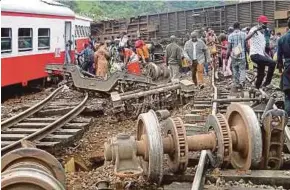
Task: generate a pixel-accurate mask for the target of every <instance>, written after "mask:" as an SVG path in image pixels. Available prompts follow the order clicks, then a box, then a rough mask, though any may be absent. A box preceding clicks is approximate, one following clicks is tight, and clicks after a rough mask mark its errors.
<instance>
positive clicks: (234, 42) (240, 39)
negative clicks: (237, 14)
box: [228, 30, 247, 59]
mask: <svg viewBox="0 0 290 190" xmlns="http://www.w3.org/2000/svg"><path fill="white" fill-rule="evenodd" d="M246 37H247V35H246V33H244V32H242V31H241V30H235V31H234V32H232V33H231V34H230V35H229V37H228V43H229V44H231V47H232V53H231V57H233V58H236V59H245V58H246V55H245V42H246ZM239 44H241V46H242V53H241V54H240V56H239V57H234V55H233V49H234V48H235V47H237V46H238V45H239Z"/></svg>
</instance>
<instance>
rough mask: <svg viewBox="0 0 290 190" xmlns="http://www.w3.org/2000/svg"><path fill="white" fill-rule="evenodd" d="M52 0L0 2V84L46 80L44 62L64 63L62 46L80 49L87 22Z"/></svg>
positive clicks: (3, 85) (11, 0)
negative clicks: (68, 43)
mask: <svg viewBox="0 0 290 190" xmlns="http://www.w3.org/2000/svg"><path fill="white" fill-rule="evenodd" d="M91 21H92V20H91V19H88V18H84V17H80V16H76V15H75V13H74V12H73V11H72V10H71V9H69V8H67V7H65V6H63V5H62V4H59V3H57V2H54V1H52V0H29V1H24V0H2V1H1V69H2V71H1V87H5V86H9V85H13V84H22V85H23V86H26V85H27V84H28V82H29V81H33V80H37V79H45V78H46V77H47V73H46V72H45V65H46V64H48V63H58V64H63V63H64V61H65V45H66V43H67V42H68V41H69V40H72V42H73V44H72V46H71V50H70V54H71V58H72V59H74V49H75V44H77V49H81V48H82V47H81V46H82V45H83V41H85V40H88V39H89V35H90V27H89V26H90V22H91Z"/></svg>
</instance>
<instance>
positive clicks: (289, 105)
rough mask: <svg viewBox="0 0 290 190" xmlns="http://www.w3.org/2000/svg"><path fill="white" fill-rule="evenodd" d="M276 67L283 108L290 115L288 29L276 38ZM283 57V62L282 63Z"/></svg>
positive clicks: (289, 43) (289, 45)
mask: <svg viewBox="0 0 290 190" xmlns="http://www.w3.org/2000/svg"><path fill="white" fill-rule="evenodd" d="M287 24H288V28H290V18H289V19H288V22H287ZM277 56H278V58H277V59H278V68H279V72H280V73H282V76H281V82H280V88H281V90H283V91H284V94H285V103H284V108H285V111H286V112H287V114H288V117H290V31H288V32H287V33H286V34H285V35H284V36H282V37H281V38H280V39H279V40H278V52H277ZM283 58H284V60H285V61H284V63H283Z"/></svg>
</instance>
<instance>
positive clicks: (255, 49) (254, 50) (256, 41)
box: [249, 26, 266, 56]
mask: <svg viewBox="0 0 290 190" xmlns="http://www.w3.org/2000/svg"><path fill="white" fill-rule="evenodd" d="M257 28H258V26H254V27H253V28H251V30H250V32H249V35H250V34H252V33H253V32H254V31H255V30H256V29H257ZM265 48H266V40H265V36H264V34H262V32H261V31H257V33H256V34H254V35H253V36H252V38H251V39H250V56H251V55H255V54H259V55H262V56H265V54H264V51H265Z"/></svg>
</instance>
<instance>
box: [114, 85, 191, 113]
mask: <svg viewBox="0 0 290 190" xmlns="http://www.w3.org/2000/svg"><path fill="white" fill-rule="evenodd" d="M193 96H194V84H193V83H192V82H190V81H187V80H182V81H179V80H178V81H177V82H176V83H174V82H171V83H168V84H163V85H158V86H154V87H152V88H150V89H148V90H143V91H137V92H134V93H131V92H125V93H120V94H119V93H117V92H112V93H111V100H112V104H113V106H112V108H113V111H114V112H115V113H116V112H127V113H134V114H133V116H136V117H137V116H138V115H139V114H140V113H144V112H146V111H147V110H148V109H155V110H159V109H169V108H170V107H172V106H175V105H177V104H181V105H184V104H186V103H188V102H189V101H191V100H192V97H193Z"/></svg>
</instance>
